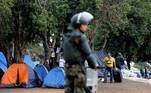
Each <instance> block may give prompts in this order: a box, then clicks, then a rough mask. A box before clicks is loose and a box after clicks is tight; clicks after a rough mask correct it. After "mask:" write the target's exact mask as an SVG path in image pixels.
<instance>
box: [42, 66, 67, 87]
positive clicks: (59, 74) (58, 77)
mask: <svg viewBox="0 0 151 93" xmlns="http://www.w3.org/2000/svg"><path fill="white" fill-rule="evenodd" d="M64 85H65V74H64V70H63V69H62V68H59V67H57V68H54V69H52V70H51V71H50V72H49V73H48V75H47V76H46V77H45V79H44V83H43V86H44V87H53V88H63V87H64Z"/></svg>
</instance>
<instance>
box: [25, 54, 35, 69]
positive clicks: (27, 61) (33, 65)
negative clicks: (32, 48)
mask: <svg viewBox="0 0 151 93" xmlns="http://www.w3.org/2000/svg"><path fill="white" fill-rule="evenodd" d="M24 63H25V64H27V65H28V66H30V67H31V68H32V69H34V68H35V64H34V63H33V61H32V58H31V56H30V55H24Z"/></svg>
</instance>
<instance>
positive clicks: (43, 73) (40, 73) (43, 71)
mask: <svg viewBox="0 0 151 93" xmlns="http://www.w3.org/2000/svg"><path fill="white" fill-rule="evenodd" d="M34 70H35V72H36V73H37V75H38V77H39V79H40V80H41V81H42V82H43V81H44V78H45V77H46V75H47V74H48V70H47V69H46V67H45V66H44V65H42V64H37V65H36V66H35V68H34Z"/></svg>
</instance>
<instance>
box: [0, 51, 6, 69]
mask: <svg viewBox="0 0 151 93" xmlns="http://www.w3.org/2000/svg"><path fill="white" fill-rule="evenodd" d="M0 64H3V65H4V66H6V67H7V65H8V64H7V61H6V58H5V56H4V54H3V53H2V52H0Z"/></svg>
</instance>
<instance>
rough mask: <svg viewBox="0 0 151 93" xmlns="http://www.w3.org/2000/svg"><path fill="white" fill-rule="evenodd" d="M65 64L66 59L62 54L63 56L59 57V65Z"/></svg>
mask: <svg viewBox="0 0 151 93" xmlns="http://www.w3.org/2000/svg"><path fill="white" fill-rule="evenodd" d="M64 64H65V60H64V58H63V56H61V58H60V59H59V67H61V68H64Z"/></svg>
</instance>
